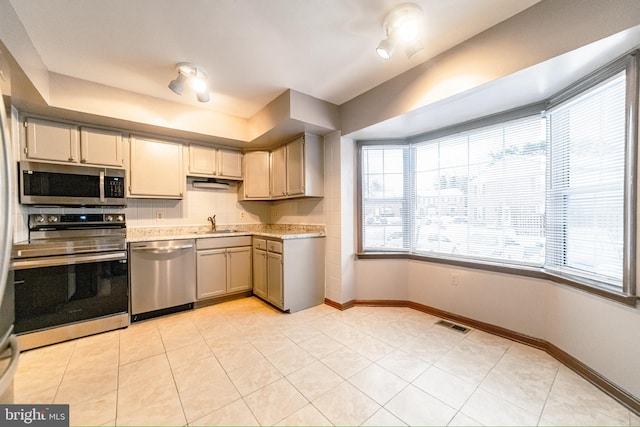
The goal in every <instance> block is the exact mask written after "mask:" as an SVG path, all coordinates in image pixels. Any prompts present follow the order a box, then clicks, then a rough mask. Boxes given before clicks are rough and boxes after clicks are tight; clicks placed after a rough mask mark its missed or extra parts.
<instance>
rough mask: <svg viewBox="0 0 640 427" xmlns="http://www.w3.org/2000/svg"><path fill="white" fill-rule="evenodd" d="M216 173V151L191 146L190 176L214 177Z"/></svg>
mask: <svg viewBox="0 0 640 427" xmlns="http://www.w3.org/2000/svg"><path fill="white" fill-rule="evenodd" d="M216 172H217V167H216V149H215V148H210V147H202V146H200V145H193V144H189V170H188V174H189V175H195V176H199V175H204V176H214V175H215V174H216Z"/></svg>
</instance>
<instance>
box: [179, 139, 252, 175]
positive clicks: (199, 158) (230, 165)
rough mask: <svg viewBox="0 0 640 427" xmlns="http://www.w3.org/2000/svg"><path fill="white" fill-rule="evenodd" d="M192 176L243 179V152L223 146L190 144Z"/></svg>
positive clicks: (188, 170) (189, 173)
mask: <svg viewBox="0 0 640 427" xmlns="http://www.w3.org/2000/svg"><path fill="white" fill-rule="evenodd" d="M187 174H188V175H190V176H204V177H218V178H224V179H232V180H240V179H242V153H241V152H239V151H235V150H227V149H223V148H214V147H204V146H201V145H195V144H189V164H188V169H187Z"/></svg>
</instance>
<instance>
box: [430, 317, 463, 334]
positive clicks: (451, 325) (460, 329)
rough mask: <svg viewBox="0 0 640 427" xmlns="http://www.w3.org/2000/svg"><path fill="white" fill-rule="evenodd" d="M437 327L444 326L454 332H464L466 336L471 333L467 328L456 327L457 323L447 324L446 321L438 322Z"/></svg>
mask: <svg viewBox="0 0 640 427" xmlns="http://www.w3.org/2000/svg"><path fill="white" fill-rule="evenodd" d="M436 325H439V326H444V327H445V328H449V329H453V330H454V331H458V332H462V333H463V334H466V333H467V332H469V328H465V327H464V326H460V325H456V324H455V323H451V322H447V321H446V320H438V321H437V322H436Z"/></svg>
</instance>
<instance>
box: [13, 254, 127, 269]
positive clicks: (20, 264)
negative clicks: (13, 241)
mask: <svg viewBox="0 0 640 427" xmlns="http://www.w3.org/2000/svg"><path fill="white" fill-rule="evenodd" d="M126 259H127V253H126V252H113V253H108V254H89V255H67V256H55V257H46V258H32V259H21V260H20V259H19V260H14V261H13V264H12V267H13V268H14V269H15V270H25V269H27V268H38V267H55V266H59V265H72V264H86V263H92V262H104V261H118V260H126Z"/></svg>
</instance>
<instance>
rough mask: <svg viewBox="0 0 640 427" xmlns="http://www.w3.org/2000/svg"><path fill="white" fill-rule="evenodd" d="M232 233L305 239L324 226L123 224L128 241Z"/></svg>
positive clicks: (319, 232)
mask: <svg viewBox="0 0 640 427" xmlns="http://www.w3.org/2000/svg"><path fill="white" fill-rule="evenodd" d="M220 231H222V232H220ZM236 236H260V237H270V238H275V239H283V240H285V239H307V238H314V237H324V236H325V227H324V226H323V225H297V224H296V225H290V224H269V225H263V224H250V225H247V224H243V225H238V226H220V227H219V228H218V232H211V227H210V226H208V225H205V226H198V225H195V226H168V227H129V228H127V242H129V243H134V242H149V241H155V240H180V239H204V238H217V237H236Z"/></svg>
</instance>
